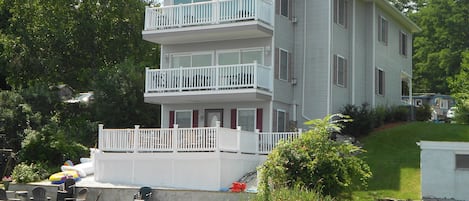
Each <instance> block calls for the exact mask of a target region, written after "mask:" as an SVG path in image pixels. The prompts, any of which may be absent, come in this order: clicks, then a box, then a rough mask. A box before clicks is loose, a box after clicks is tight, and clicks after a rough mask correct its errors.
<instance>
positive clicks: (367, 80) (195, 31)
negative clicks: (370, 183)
mask: <svg viewBox="0 0 469 201" xmlns="http://www.w3.org/2000/svg"><path fill="white" fill-rule="evenodd" d="M145 17H146V23H145V30H144V31H143V32H142V35H143V38H144V39H145V40H148V41H151V42H154V43H158V44H161V65H160V69H149V70H148V71H147V72H146V73H147V77H146V86H145V101H146V102H148V103H155V104H161V107H162V110H161V111H162V113H161V125H162V127H166V128H167V127H172V125H173V124H174V123H177V124H179V127H204V126H214V122H215V121H217V120H218V121H221V122H222V125H223V127H232V128H236V126H237V125H239V126H242V128H243V129H244V130H250V131H254V129H256V128H257V129H260V130H262V131H286V130H290V129H292V128H293V127H303V123H304V122H305V121H307V120H310V119H316V118H322V117H324V116H325V115H327V114H331V113H336V112H338V111H339V110H340V109H341V108H342V107H343V106H344V105H346V104H362V103H365V102H366V103H369V104H371V105H372V106H377V105H395V104H400V103H401V96H402V88H403V86H402V85H403V84H408V85H409V86H410V85H411V77H412V55H411V54H412V34H413V33H414V32H416V31H418V30H419V28H418V27H417V26H416V25H415V24H414V23H413V22H412V21H410V20H409V19H408V18H407V17H405V16H404V15H402V14H401V13H400V12H399V11H398V10H397V9H395V8H394V7H393V6H392V5H390V4H389V3H388V2H387V1H386V0H321V1H319V0H165V1H164V6H162V7H159V8H148V9H147V12H146V16H145ZM406 88H407V89H411V87H406ZM410 94H411V93H410Z"/></svg>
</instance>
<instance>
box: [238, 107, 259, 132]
mask: <svg viewBox="0 0 469 201" xmlns="http://www.w3.org/2000/svg"><path fill="white" fill-rule="evenodd" d="M237 117H238V119H237V122H238V126H241V129H242V130H245V131H254V130H255V129H256V109H238V115H237Z"/></svg>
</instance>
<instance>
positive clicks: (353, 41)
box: [350, 2, 356, 105]
mask: <svg viewBox="0 0 469 201" xmlns="http://www.w3.org/2000/svg"><path fill="white" fill-rule="evenodd" d="M355 13H356V3H355V2H353V5H352V65H351V67H352V68H351V69H350V70H352V79H350V80H351V81H352V105H355V101H356V100H355V95H356V93H355V87H356V86H355V84H356V83H355V45H356V44H355V20H356V19H355V17H356V16H355Z"/></svg>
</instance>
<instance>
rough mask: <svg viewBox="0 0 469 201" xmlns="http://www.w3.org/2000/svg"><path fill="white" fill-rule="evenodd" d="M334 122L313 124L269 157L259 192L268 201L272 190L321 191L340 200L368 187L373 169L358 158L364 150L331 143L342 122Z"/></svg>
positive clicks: (318, 120)
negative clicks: (344, 195) (354, 191)
mask: <svg viewBox="0 0 469 201" xmlns="http://www.w3.org/2000/svg"><path fill="white" fill-rule="evenodd" d="M336 116H337V115H336ZM334 118H335V116H327V117H325V118H324V119H322V120H321V119H317V120H312V121H310V122H309V124H310V125H312V126H311V129H310V130H309V131H307V132H306V133H304V134H303V135H302V136H301V137H300V138H298V139H296V140H294V141H292V142H291V143H285V142H280V143H279V144H278V146H277V148H275V149H274V150H273V151H272V153H271V154H269V155H268V158H267V161H266V162H265V163H264V164H263V165H262V166H261V167H260V169H259V170H260V173H261V174H260V185H259V190H260V194H261V195H262V196H264V197H265V199H266V200H268V198H269V195H270V192H271V190H273V192H275V191H276V190H278V189H284V188H288V189H293V188H295V187H300V188H304V189H307V190H314V189H320V191H319V193H321V194H322V195H331V196H338V195H343V194H344V193H350V192H351V191H352V190H355V189H358V188H360V187H365V186H366V185H367V182H368V179H369V178H370V177H371V171H370V168H369V166H368V165H367V164H366V163H365V162H364V161H363V160H362V159H360V158H358V157H357V156H356V155H357V154H359V153H362V152H363V150H362V149H361V148H360V147H357V146H355V145H352V144H349V143H341V142H336V141H332V140H330V139H329V136H330V134H331V133H332V132H340V129H341V127H340V125H339V124H337V123H338V121H341V120H333V119H334ZM357 182H359V183H358V184H357Z"/></svg>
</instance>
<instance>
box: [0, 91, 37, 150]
mask: <svg viewBox="0 0 469 201" xmlns="http://www.w3.org/2000/svg"><path fill="white" fill-rule="evenodd" d="M40 119H41V116H40V114H39V113H36V112H33V111H32V109H31V106H29V105H28V104H26V103H25V102H24V99H23V97H22V96H21V95H20V94H18V93H15V92H12V91H3V90H0V134H5V136H6V141H5V142H4V143H5V145H6V147H9V148H12V149H13V150H14V151H17V150H19V149H20V148H21V142H22V141H23V139H24V138H25V135H24V131H25V130H26V129H34V128H37V127H38V125H39V121H40Z"/></svg>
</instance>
